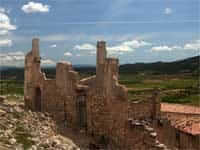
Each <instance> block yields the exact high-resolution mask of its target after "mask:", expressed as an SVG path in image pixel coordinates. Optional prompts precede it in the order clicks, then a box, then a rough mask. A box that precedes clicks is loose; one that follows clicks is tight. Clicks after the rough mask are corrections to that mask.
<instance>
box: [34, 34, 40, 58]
mask: <svg viewBox="0 0 200 150" xmlns="http://www.w3.org/2000/svg"><path fill="white" fill-rule="evenodd" d="M32 54H33V56H34V57H40V52H39V39H38V38H34V39H33V40H32Z"/></svg>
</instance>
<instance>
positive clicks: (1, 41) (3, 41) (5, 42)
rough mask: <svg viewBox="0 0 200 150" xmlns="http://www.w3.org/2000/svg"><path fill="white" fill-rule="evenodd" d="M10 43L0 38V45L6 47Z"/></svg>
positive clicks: (10, 42)
mask: <svg viewBox="0 0 200 150" xmlns="http://www.w3.org/2000/svg"><path fill="white" fill-rule="evenodd" d="M11 45H12V41H11V40H8V39H5V40H0V47H7V46H11Z"/></svg>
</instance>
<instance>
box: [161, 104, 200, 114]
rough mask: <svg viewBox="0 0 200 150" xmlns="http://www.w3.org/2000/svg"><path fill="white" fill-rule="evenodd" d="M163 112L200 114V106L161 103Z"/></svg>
mask: <svg viewBox="0 0 200 150" xmlns="http://www.w3.org/2000/svg"><path fill="white" fill-rule="evenodd" d="M161 111H162V112H177V113H185V114H200V107H197V106H190V105H181V104H168V103H162V104H161Z"/></svg>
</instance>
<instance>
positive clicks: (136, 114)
mask: <svg viewBox="0 0 200 150" xmlns="http://www.w3.org/2000/svg"><path fill="white" fill-rule="evenodd" d="M152 109H153V106H152V104H151V103H150V102H147V101H136V102H130V103H129V111H128V115H129V117H130V118H133V119H138V120H142V119H147V118H151V117H152V112H153V110H152Z"/></svg>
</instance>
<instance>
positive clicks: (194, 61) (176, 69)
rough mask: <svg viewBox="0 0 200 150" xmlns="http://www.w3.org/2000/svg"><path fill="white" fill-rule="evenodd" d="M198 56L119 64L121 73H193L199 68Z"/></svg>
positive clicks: (199, 57)
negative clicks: (170, 60) (169, 60)
mask: <svg viewBox="0 0 200 150" xmlns="http://www.w3.org/2000/svg"><path fill="white" fill-rule="evenodd" d="M199 62H200V56H195V57H191V58H187V59H184V60H178V61H174V62H155V63H136V64H125V65H121V66H120V72H121V73H134V72H154V73H155V72H156V73H161V74H162V73H163V74H176V73H194V72H196V73H197V72H198V70H199V68H200V67H199Z"/></svg>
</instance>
